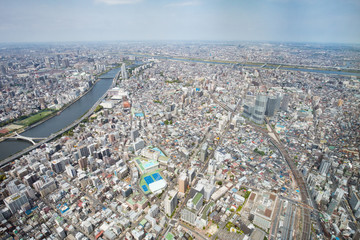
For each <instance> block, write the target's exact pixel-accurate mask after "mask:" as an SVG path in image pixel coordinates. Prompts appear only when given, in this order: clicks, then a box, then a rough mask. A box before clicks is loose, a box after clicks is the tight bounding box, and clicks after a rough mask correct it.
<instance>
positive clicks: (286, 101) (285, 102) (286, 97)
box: [280, 94, 290, 112]
mask: <svg viewBox="0 0 360 240" xmlns="http://www.w3.org/2000/svg"><path fill="white" fill-rule="evenodd" d="M289 102H290V96H289V95H287V94H285V95H284V96H283V99H282V101H281V106H280V109H281V111H285V112H286V111H287V110H288V105H289Z"/></svg>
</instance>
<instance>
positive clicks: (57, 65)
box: [55, 54, 60, 68]
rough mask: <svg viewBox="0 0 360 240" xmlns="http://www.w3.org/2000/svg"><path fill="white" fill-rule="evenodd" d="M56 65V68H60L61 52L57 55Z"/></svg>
mask: <svg viewBox="0 0 360 240" xmlns="http://www.w3.org/2000/svg"><path fill="white" fill-rule="evenodd" d="M55 65H56V68H60V55H59V54H57V55H56V57H55Z"/></svg>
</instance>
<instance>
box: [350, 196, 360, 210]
mask: <svg viewBox="0 0 360 240" xmlns="http://www.w3.org/2000/svg"><path fill="white" fill-rule="evenodd" d="M350 206H351V208H352V209H353V210H354V211H356V210H358V209H360V198H359V195H358V194H357V193H356V192H354V191H353V192H352V193H351V197H350Z"/></svg>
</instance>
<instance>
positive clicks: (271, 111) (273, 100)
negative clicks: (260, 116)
mask: <svg viewBox="0 0 360 240" xmlns="http://www.w3.org/2000/svg"><path fill="white" fill-rule="evenodd" d="M280 103H281V97H280V96H278V97H275V96H271V97H268V100H267V103H266V111H265V115H266V116H269V117H272V116H274V115H275V112H277V111H278V110H279V108H280Z"/></svg>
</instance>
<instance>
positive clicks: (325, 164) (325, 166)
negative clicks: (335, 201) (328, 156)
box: [319, 160, 331, 176]
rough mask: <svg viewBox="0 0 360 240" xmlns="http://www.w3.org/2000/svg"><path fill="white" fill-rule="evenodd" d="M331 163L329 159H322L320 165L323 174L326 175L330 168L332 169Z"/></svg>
mask: <svg viewBox="0 0 360 240" xmlns="http://www.w3.org/2000/svg"><path fill="white" fill-rule="evenodd" d="M330 165H331V163H330V162H329V161H327V160H322V161H321V165H320V169H319V171H320V174H321V175H323V176H326V174H327V173H328V171H329V169H330Z"/></svg>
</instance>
